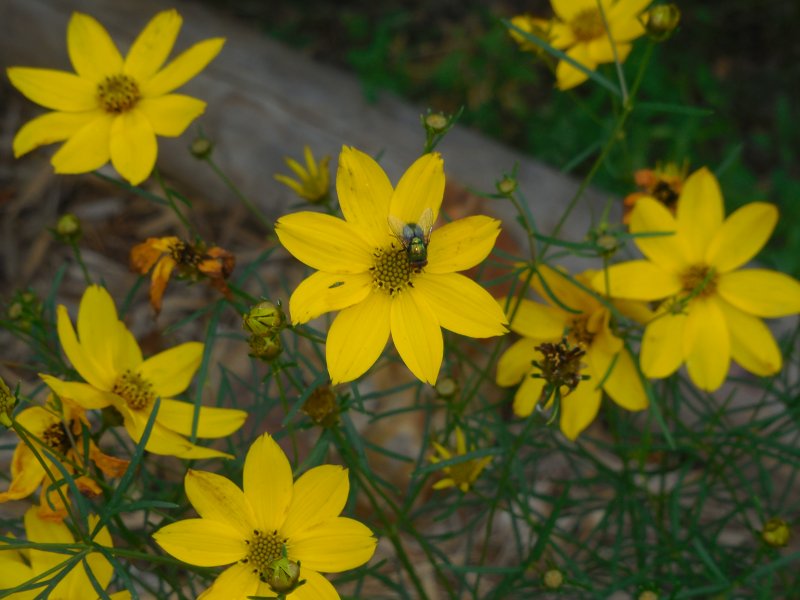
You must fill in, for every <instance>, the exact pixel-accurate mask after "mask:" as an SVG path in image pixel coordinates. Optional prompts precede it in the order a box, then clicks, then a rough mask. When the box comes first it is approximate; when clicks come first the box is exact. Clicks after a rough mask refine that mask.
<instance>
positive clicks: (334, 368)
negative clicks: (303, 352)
mask: <svg viewBox="0 0 800 600" xmlns="http://www.w3.org/2000/svg"><path fill="white" fill-rule="evenodd" d="M390 309H391V299H390V297H389V295H388V294H384V293H383V292H375V293H372V294H370V295H368V296H367V297H366V299H365V300H364V301H363V302H360V303H358V304H356V305H354V306H351V307H349V308H345V309H344V310H343V311H341V312H340V313H339V314H338V315H337V316H336V318H335V319H334V320H333V323H332V324H331V328H330V330H329V331H328V340H327V342H326V344H325V358H326V361H327V363H328V373H329V374H330V376H331V382H332V383H333V384H334V385H336V384H337V383H342V382H345V381H353V380H354V379H356V378H358V377H360V376H361V375H363V374H364V373H365V372H366V371H367V370H368V369H369V368H370V367H371V366H372V365H373V364H375V361H376V360H378V357H379V356H380V355H381V352H383V349H384V348H385V347H386V342H387V341H388V339H389V314H390ZM440 335H441V334H440Z"/></svg>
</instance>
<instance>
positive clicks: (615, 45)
mask: <svg viewBox="0 0 800 600" xmlns="http://www.w3.org/2000/svg"><path fill="white" fill-rule="evenodd" d="M598 1H599V2H600V5H601V6H602V8H603V12H602V13H601V12H600V7H599V6H598ZM550 3H551V4H552V5H553V11H555V13H556V17H557V18H556V19H555V20H554V22H553V25H552V27H551V29H550V44H551V45H552V46H553V48H557V49H558V50H563V51H564V52H566V54H567V56H569V57H570V58H572V59H574V60H575V61H576V62H579V63H580V64H582V65H583V66H584V67H586V68H587V69H589V70H590V71H594V70H595V69H596V68H597V65H599V64H603V63H611V62H615V60H614V51H615V50H616V56H617V59H618V60H619V62H624V61H625V59H626V58H627V57H628V54H629V53H630V51H631V47H632V46H631V42H632V41H633V40H635V39H636V38H638V37H640V36H642V35H644V33H645V30H644V27H643V26H642V23H641V21H640V20H639V14H640V13H641V12H642V11H643V10H644V9H645V8H646V7H647V5H648V4H650V0H550ZM603 15H605V22H604V20H603ZM606 23H607V24H608V29H606ZM609 32H610V33H609ZM587 78H588V76H587V75H586V73H584V72H583V71H581V70H579V69H576V68H575V67H573V66H572V65H570V64H569V63H568V62H566V61H564V60H561V61H559V63H558V66H557V67H556V79H557V85H558V89H560V90H568V89H570V88H573V87H575V86H576V85H579V84H581V83H583V82H584V81H586V79H587Z"/></svg>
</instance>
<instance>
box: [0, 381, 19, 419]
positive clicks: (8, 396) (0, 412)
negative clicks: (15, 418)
mask: <svg viewBox="0 0 800 600" xmlns="http://www.w3.org/2000/svg"><path fill="white" fill-rule="evenodd" d="M16 404H17V397H16V396H15V395H14V394H13V393H12V392H11V390H10V389H8V386H7V385H6V382H5V381H3V380H2V378H0V425H3V426H5V427H11V425H12V421H11V414H12V413H13V412H14V406H16Z"/></svg>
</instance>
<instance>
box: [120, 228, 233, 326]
mask: <svg viewBox="0 0 800 600" xmlns="http://www.w3.org/2000/svg"><path fill="white" fill-rule="evenodd" d="M130 260H131V269H133V270H134V271H136V272H137V273H141V274H142V275H144V274H145V273H147V272H148V271H150V269H153V274H152V275H151V284H150V305H151V306H152V307H153V309H154V310H155V311H156V314H158V313H159V312H161V298H162V297H163V296H164V290H165V289H166V287H167V283H168V282H169V278H170V276H171V275H172V272H173V271H174V270H175V268H176V267H177V268H178V274H179V276H180V277H185V278H187V279H190V280H192V281H199V280H200V279H206V280H207V281H208V282H209V284H210V285H211V287H213V288H214V289H215V290H219V291H220V292H221V293H222V294H224V295H225V297H226V298H228V299H230V297H231V291H230V289H228V284H227V283H225V280H226V279H227V278H228V277H230V274H231V273H232V272H233V267H234V266H235V265H236V257H235V256H234V255H233V254H231V253H230V252H228V251H227V250H224V249H223V248H220V247H219V246H211V247H210V248H206V245H205V244H204V243H203V242H199V243H197V244H190V243H189V242H186V241H184V240H181V239H179V238H177V237H174V236H171V237H162V238H147V241H146V242H142V243H141V244H137V245H136V246H134V247H133V249H132V250H131V259H130ZM154 267H155V268H154Z"/></svg>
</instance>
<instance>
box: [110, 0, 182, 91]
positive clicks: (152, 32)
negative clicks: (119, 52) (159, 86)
mask: <svg viewBox="0 0 800 600" xmlns="http://www.w3.org/2000/svg"><path fill="white" fill-rule="evenodd" d="M182 21H183V19H181V16H180V15H179V14H178V11H176V10H175V9H170V10H164V11H161V12H160V13H158V14H157V15H156V16H154V17H153V18H152V19H150V22H149V23H148V24H147V25H146V26H145V28H144V29H142V31H141V33H139V35H138V36H137V37H136V39H135V40H134V42H133V45H131V49H130V51H129V52H128V56H127V57H125V67H124V71H125V73H126V74H127V75H130V76H131V77H133V78H134V79H135V80H136V81H146V80H148V79H150V78H151V77H152V76H153V74H155V72H156V71H158V70H159V69H160V68H161V65H163V64H164V61H166V60H167V56H169V53H170V52H171V51H172V47H173V46H174V45H175V39H176V38H177V37H178V32H179V31H180V28H181V23H182Z"/></svg>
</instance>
